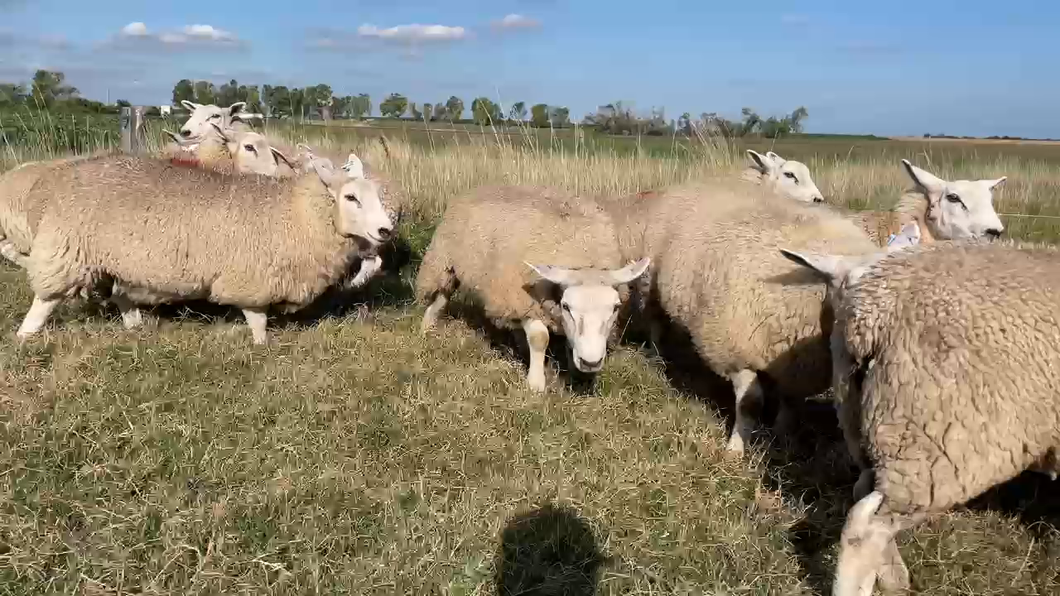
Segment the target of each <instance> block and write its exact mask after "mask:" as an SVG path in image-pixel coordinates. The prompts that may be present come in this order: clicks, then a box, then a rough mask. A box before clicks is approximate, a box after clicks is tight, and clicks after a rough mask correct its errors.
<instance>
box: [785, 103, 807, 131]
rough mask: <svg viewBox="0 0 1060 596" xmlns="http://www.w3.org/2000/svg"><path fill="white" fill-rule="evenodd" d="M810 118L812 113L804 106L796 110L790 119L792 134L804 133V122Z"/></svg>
mask: <svg viewBox="0 0 1060 596" xmlns="http://www.w3.org/2000/svg"><path fill="white" fill-rule="evenodd" d="M809 117H810V112H808V111H807V110H806V108H804V107H803V106H799V107H797V108H795V111H794V112H792V113H791V116H788V118H789V119H790V120H791V132H793V133H801V132H802V121H803V120H805V119H807V118H809Z"/></svg>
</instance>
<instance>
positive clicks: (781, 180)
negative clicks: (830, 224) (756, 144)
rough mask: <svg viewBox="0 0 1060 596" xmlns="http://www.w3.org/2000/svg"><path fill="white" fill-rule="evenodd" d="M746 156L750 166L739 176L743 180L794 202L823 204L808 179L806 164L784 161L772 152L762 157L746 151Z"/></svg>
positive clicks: (759, 154) (751, 150)
mask: <svg viewBox="0 0 1060 596" xmlns="http://www.w3.org/2000/svg"><path fill="white" fill-rule="evenodd" d="M747 155H748V156H749V157H750V158H751V165H750V166H749V167H748V168H747V169H746V170H744V171H743V173H742V174H741V178H742V179H743V180H747V181H750V182H754V183H756V184H764V185H768V186H770V187H772V188H774V189H775V190H776V191H777V192H780V193H782V194H784V195H785V196H787V197H788V198H791V199H794V200H796V201H802V202H804V203H823V202H824V196H823V195H822V194H821V191H820V190H818V189H817V185H816V184H815V183H814V181H813V178H811V177H810V169H809V168H807V167H806V164H804V163H802V162H799V161H795V160H791V159H784V158H783V157H781V156H779V155H777V154H776V153H773V152H772V151H769V152H767V153H766V154H765V155H762V154H761V153H758V152H757V151H755V150H753V149H748V150H747Z"/></svg>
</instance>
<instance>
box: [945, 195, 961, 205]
mask: <svg viewBox="0 0 1060 596" xmlns="http://www.w3.org/2000/svg"><path fill="white" fill-rule="evenodd" d="M946 200H947V201H949V202H951V203H960V202H961V197H959V196H957V193H953V192H951V193H950V194H948V195H946Z"/></svg>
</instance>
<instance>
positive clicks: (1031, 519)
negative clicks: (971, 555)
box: [627, 320, 1060, 594]
mask: <svg viewBox="0 0 1060 596" xmlns="http://www.w3.org/2000/svg"><path fill="white" fill-rule="evenodd" d="M663 329H664V334H663V339H662V343H663V345H662V346H659V351H660V356H662V358H663V364H664V370H665V374H666V377H667V378H668V380H669V381H670V383H671V384H672V385H673V386H674V387H675V388H677V389H678V390H680V391H682V392H684V393H686V394H689V395H692V396H694V397H696V398H697V399H700V400H703V401H704V402H705V403H707V404H708V405H711V406H712V407H714V408H715V409H716V410H717V411H718V412H719V414H720V415H723V416H725V418H726V421H727V427H728V431H729V432H731V430H732V422H733V420H732V419H733V405H734V396H733V390H732V385H731V384H730V383H729V381H728V380H727V379H725V378H722V377H721V376H719V375H717V374H715V373H714V372H713V371H711V370H710V369H709V368H708V367H707V366H706V364H705V363H704V362H703V361H702V359H701V358H700V357H699V356H698V354H697V353H696V350H695V346H694V345H693V343H692V340H691V338H690V336H689V334H688V332H687V330H684V329H682V328H680V326H678V325H675V324H674V323H673V322H671V321H669V320H664V325H663ZM627 337H629V341H630V342H631V343H636V342H641V343H642V342H644V341H645V339H646V338H645V337H644V333H643V331H642V330H634V332H632V333H629V334H627ZM770 389H771V388H770V385H769V381H768V379H766V380H765V381H764V390H765V392H766V402H767V403H766V404H765V407H763V408H762V409H761V410H760V411H758V412H753V413H752V415H753V416H755V419H756V420H757V421H758V424H759V430H758V431H757V432H756V435H755V442H756V443H757V444H758V445H759V446H761V447H762V455H763V460H762V467H763V469H762V476H763V483H764V484H765V486H766V487H767V488H769V489H770V490H775V491H780V492H782V493H783V494H784V495H785V499H786V500H788V501H789V502H797V503H802V504H805V505H806V506H808V508H807V510H806V514H805V517H804V518H803V519H801V520H800V521H799V522H798V523H796V524H795V525H793V526H792V528H791V530H790V535H789V537H790V539H791V542H792V545H793V547H794V550H795V554H796V556H797V558H798V559H799V563H800V565H801V567H802V570H803V573H804V579H805V581H806V582H807V584H809V585H810V586H811V587H812V589H813V590H814V591H815V592H816V593H819V594H828V593H830V592H831V584H832V581H833V574H834V572H835V568H834V564H835V562H834V560H833V559H832V557H831V556H830V554H831V551H832V549H833V548H834V547H836V545H837V543H838V541H839V537H840V533H841V532H842V529H843V523H844V522H845V520H846V515H847V511H848V510H849V509H850V507H851V506H852V505H853V504H854V499H853V487H854V483H855V482H856V481H857V478H858V470H857V468H856V467H855V466H854V465H853V463H852V462H851V461H850V460H849V457H848V456H847V453H846V446H845V444H844V442H843V436H842V431H841V430H840V429H839V424H838V420H837V418H836V412H835V408H834V406H833V405H832V402H831V396H830V395H829V396H828V399H827V400H824V396H821V400H820V401H818V400H816V399H815V400H807V401H804V402H802V403H794V404H792V406H793V408H794V413H795V419H796V420H798V424H797V425H793V426H795V428H794V429H793V432H792V434H791V435H790V436H787V437H776V436H773V433H772V432H771V429H769V427H770V426H771V424H772V422H773V418H774V417H775V413H776V407H775V405H774V402H775V400H772V399H770V398H769V396H770V393H771V391H770ZM966 507H967V508H968V509H971V510H973V511H988V510H989V511H994V512H999V513H1002V514H1003V515H1009V516H1013V517H1015V518H1017V519H1019V520H1020V522H1021V523H1022V524H1023V525H1025V526H1026V527H1027V528H1028V530H1029V531H1030V532H1032V533H1033V534H1035V535H1036V537H1037V538H1038V539H1039V541H1040V542H1041V543H1043V544H1045V543H1046V541H1047V540H1049V536H1050V535H1051V533H1052V532H1055V531H1056V530H1058V529H1060V480H1057V481H1053V480H1051V479H1050V478H1049V477H1048V476H1046V475H1044V474H1038V473H1034V472H1024V473H1023V474H1021V475H1020V476H1018V477H1017V478H1015V479H1013V480H1012V481H1010V482H1007V483H1005V484H1002V485H999V486H997V487H995V488H993V489H991V490H990V491H987V492H986V493H984V494H983V495H981V496H980V497H978V498H976V499H974V500H973V501H971V502H970V503H968V504H967V506H966ZM911 531H912V532H916V530H915V529H913V530H911ZM906 534H908V532H906ZM1054 540H1055V539H1054ZM912 571H913V575H914V576H915V575H916V570H915V569H914V570H912ZM914 581H915V577H914Z"/></svg>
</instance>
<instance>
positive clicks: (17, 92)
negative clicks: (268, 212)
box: [0, 83, 26, 106]
mask: <svg viewBox="0 0 1060 596" xmlns="http://www.w3.org/2000/svg"><path fill="white" fill-rule="evenodd" d="M25 100H26V86H25V85H18V84H15V83H0V106H15V105H19V104H21V103H22V102H23V101H25Z"/></svg>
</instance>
